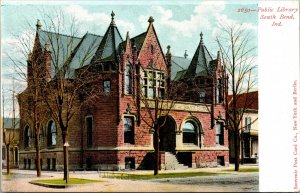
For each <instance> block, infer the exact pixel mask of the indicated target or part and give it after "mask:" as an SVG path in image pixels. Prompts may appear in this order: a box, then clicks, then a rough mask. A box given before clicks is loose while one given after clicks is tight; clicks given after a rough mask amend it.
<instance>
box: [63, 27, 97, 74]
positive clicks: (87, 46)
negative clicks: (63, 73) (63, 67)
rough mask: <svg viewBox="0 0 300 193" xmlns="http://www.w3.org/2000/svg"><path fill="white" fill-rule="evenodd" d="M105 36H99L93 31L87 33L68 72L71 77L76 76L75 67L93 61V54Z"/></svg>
mask: <svg viewBox="0 0 300 193" xmlns="http://www.w3.org/2000/svg"><path fill="white" fill-rule="evenodd" d="M102 39H103V36H98V35H95V34H91V33H86V34H85V35H84V36H83V38H82V41H81V42H80V44H79V46H78V48H77V49H76V51H75V54H74V57H73V58H72V60H71V62H70V65H69V70H70V72H69V73H68V74H69V76H70V77H74V72H75V69H77V68H80V67H83V66H86V65H88V64H90V63H91V60H92V58H93V56H94V55H95V53H96V51H97V47H99V45H100V42H101V40H102Z"/></svg>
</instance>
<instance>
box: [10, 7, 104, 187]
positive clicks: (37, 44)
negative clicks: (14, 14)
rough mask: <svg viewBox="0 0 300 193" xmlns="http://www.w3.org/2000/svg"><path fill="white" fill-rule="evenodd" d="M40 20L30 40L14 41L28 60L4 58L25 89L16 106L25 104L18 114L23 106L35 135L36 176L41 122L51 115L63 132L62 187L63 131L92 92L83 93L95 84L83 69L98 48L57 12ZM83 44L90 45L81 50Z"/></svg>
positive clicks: (64, 133) (65, 145) (66, 170)
mask: <svg viewBox="0 0 300 193" xmlns="http://www.w3.org/2000/svg"><path fill="white" fill-rule="evenodd" d="M53 15H54V16H53ZM42 19H43V23H44V26H43V29H42V22H41V21H40V20H38V21H37V24H36V30H35V32H34V33H33V34H35V37H34V38H32V33H31V34H30V33H29V34H28V35H27V37H26V38H24V37H20V38H19V42H18V43H19V44H18V46H19V47H20V52H21V54H22V55H23V56H24V57H26V58H27V63H24V61H22V59H20V58H15V57H9V58H10V59H11V61H12V62H13V63H14V64H15V66H16V67H17V69H18V71H19V75H20V77H22V80H25V81H26V82H27V88H26V90H25V91H23V92H22V93H21V94H20V95H19V101H22V104H24V106H23V107H21V108H20V110H23V111H24V110H25V109H26V108H25V107H26V105H27V107H28V108H27V112H26V113H24V114H26V117H23V118H24V119H26V120H27V121H29V122H30V123H31V125H32V127H33V131H34V133H35V135H34V136H35V148H36V157H37V175H38V176H40V175H41V174H40V171H41V169H40V145H39V144H40V141H39V136H40V131H41V128H42V124H43V123H44V120H45V119H46V118H48V117H49V116H51V117H52V119H53V120H54V124H56V125H57V126H56V127H57V128H59V129H60V130H61V133H62V142H63V154H64V180H66V182H67V181H68V178H69V165H68V146H69V143H68V128H69V124H70V121H71V120H72V118H73V117H74V115H75V114H76V113H77V112H79V110H80V108H81V106H82V105H83V104H84V103H82V101H81V99H80V96H82V95H85V96H90V95H89V94H88V93H92V92H93V91H94V90H95V88H93V89H87V87H86V86H85V85H87V84H89V83H91V81H92V80H94V75H92V73H89V66H90V65H88V64H89V62H90V61H91V58H92V57H93V54H94V53H95V50H96V49H97V47H96V46H97V41H96V36H94V35H92V36H89V35H88V33H87V34H86V35H84V36H83V37H82V38H78V35H79V34H78V29H79V27H80V26H79V25H78V23H77V21H76V20H75V19H74V17H72V16H71V17H65V15H64V14H63V12H62V11H61V10H54V11H53V12H52V13H51V15H50V14H47V13H44V12H43V13H42ZM63 34H68V35H63ZM29 37H31V38H29ZM92 38H94V39H92ZM33 39H34V41H33ZM97 40H99V38H98V39H97ZM32 41H33V42H34V43H33V44H32ZM84 41H91V42H88V43H89V44H88V45H87V46H85V47H84V48H80V45H81V44H82V43H83V42H84ZM32 45H33V46H32ZM76 52H80V55H79V56H77V55H76ZM95 62H98V61H95ZM26 69H27V71H26ZM75 69H76V70H75Z"/></svg>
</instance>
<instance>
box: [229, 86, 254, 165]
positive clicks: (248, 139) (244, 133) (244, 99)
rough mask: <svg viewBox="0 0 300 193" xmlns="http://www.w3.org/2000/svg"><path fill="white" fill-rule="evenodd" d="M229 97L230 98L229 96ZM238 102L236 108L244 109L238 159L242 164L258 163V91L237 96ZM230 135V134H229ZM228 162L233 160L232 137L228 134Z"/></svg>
mask: <svg viewBox="0 0 300 193" xmlns="http://www.w3.org/2000/svg"><path fill="white" fill-rule="evenodd" d="M229 97H230V96H229ZM238 97H239V100H238V104H237V108H238V109H240V108H243V109H244V108H245V113H244V114H243V117H242V121H241V125H240V128H241V130H240V132H241V142H240V159H241V162H242V163H257V162H258V155H259V149H258V135H259V130H258V91H253V92H249V93H244V94H240V95H238ZM229 133H230V132H229ZM229 141H230V143H229V149H230V160H232V162H233V160H234V143H233V137H232V135H231V134H229Z"/></svg>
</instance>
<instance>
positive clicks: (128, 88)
mask: <svg viewBox="0 0 300 193" xmlns="http://www.w3.org/2000/svg"><path fill="white" fill-rule="evenodd" d="M125 94H132V69H131V67H130V66H129V65H126V67H125Z"/></svg>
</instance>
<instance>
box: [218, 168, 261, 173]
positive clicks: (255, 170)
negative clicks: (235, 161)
mask: <svg viewBox="0 0 300 193" xmlns="http://www.w3.org/2000/svg"><path fill="white" fill-rule="evenodd" d="M222 171H228V172H233V171H234V168H230V169H224V170H222ZM238 172H259V168H240V169H239V171H238Z"/></svg>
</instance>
